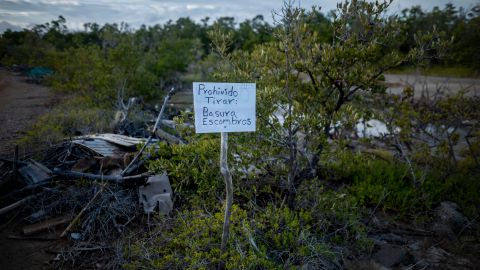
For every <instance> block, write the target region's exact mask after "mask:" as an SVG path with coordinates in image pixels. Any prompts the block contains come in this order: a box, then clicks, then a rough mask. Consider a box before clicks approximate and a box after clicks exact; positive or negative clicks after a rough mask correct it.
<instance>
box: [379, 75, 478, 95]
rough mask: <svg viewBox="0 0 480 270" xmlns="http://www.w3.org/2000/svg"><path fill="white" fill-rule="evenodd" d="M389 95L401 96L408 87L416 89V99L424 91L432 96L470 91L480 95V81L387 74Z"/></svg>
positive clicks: (470, 93) (471, 93) (472, 93)
mask: <svg viewBox="0 0 480 270" xmlns="http://www.w3.org/2000/svg"><path fill="white" fill-rule="evenodd" d="M385 81H386V82H387V84H388V86H389V87H388V91H389V93H393V94H399V93H401V92H402V91H403V89H404V88H405V87H407V86H410V87H412V88H413V89H415V97H420V96H421V94H422V92H423V91H426V92H428V93H429V94H430V95H433V94H435V93H436V92H437V91H441V92H443V93H444V94H455V93H458V92H459V91H460V90H466V91H468V94H469V95H471V96H474V95H476V96H478V95H480V79H472V78H452V77H437V76H422V75H414V74H385Z"/></svg>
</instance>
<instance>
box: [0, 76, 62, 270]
mask: <svg viewBox="0 0 480 270" xmlns="http://www.w3.org/2000/svg"><path fill="white" fill-rule="evenodd" d="M26 80H27V78H26V77H23V76H19V75H17V74H13V73H10V72H8V71H6V70H2V69H0V124H1V128H0V156H2V157H5V158H12V155H13V149H14V146H15V144H16V141H17V140H18V139H20V138H21V137H22V136H24V134H25V132H26V131H27V130H29V129H30V128H31V126H32V125H33V124H34V123H35V121H36V119H37V118H38V117H39V116H41V115H42V114H43V113H45V112H47V111H48V110H49V108H51V107H52V106H53V104H54V98H53V95H52V94H50V92H49V89H48V88H47V87H44V86H41V85H38V84H33V83H27V82H26ZM0 180H2V179H0ZM16 214H19V215H16ZM20 217H22V214H21V213H9V214H8V215H7V216H5V217H2V219H1V220H0V269H43V268H45V267H46V266H45V265H44V262H45V261H47V262H48V261H49V260H50V259H51V258H50V257H51V256H52V255H51V254H48V253H47V252H46V250H48V249H49V248H53V246H52V245H53V242H52V241H45V240H39V241H32V240H18V239H12V238H13V237H15V236H18V235H21V232H20V229H21V228H22V226H23V225H24V224H22V219H21V218H20ZM47 268H48V267H47Z"/></svg>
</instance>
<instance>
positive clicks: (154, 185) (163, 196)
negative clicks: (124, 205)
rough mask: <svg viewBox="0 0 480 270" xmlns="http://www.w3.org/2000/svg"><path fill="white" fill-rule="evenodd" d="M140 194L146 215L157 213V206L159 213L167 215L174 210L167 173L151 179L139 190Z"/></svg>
mask: <svg viewBox="0 0 480 270" xmlns="http://www.w3.org/2000/svg"><path fill="white" fill-rule="evenodd" d="M138 193H139V198H140V204H142V205H143V210H144V211H145V213H146V214H149V213H152V212H153V211H155V208H156V207H157V206H158V211H159V212H160V213H163V214H165V215H168V214H169V213H170V212H171V211H172V209H173V201H172V194H173V192H172V187H171V186H170V181H169V179H168V175H167V173H166V172H165V173H163V174H162V175H154V176H151V177H149V178H148V180H147V183H146V185H145V186H141V187H139V188H138Z"/></svg>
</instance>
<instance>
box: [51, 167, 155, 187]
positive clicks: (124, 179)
mask: <svg viewBox="0 0 480 270" xmlns="http://www.w3.org/2000/svg"><path fill="white" fill-rule="evenodd" d="M53 174H54V175H57V176H64V177H67V178H83V179H90V180H101V181H107V182H112V183H117V184H129V183H128V182H137V181H138V182H142V181H146V179H147V178H148V177H149V176H151V174H150V173H142V174H137V175H132V176H120V175H99V174H91V173H81V172H73V171H62V170H60V169H58V168H56V169H54V170H53Z"/></svg>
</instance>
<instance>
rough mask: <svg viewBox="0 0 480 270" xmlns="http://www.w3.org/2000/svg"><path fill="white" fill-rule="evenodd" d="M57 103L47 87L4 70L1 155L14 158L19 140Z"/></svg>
mask: <svg viewBox="0 0 480 270" xmlns="http://www.w3.org/2000/svg"><path fill="white" fill-rule="evenodd" d="M53 104H54V98H53V95H52V94H51V93H50V92H49V89H48V88H47V87H45V86H42V85H39V84H34V83H28V82H27V78H26V77H23V76H20V75H17V74H13V73H10V72H8V71H6V70H1V69H0V124H1V128H0V156H7V157H8V156H12V155H13V149H14V146H15V143H16V141H17V140H18V139H20V138H21V137H23V135H24V134H25V132H26V131H27V130H29V129H30V128H31V127H32V125H33V124H34V123H35V121H36V120H37V118H38V117H39V116H41V115H42V114H44V113H45V112H47V111H48V110H49V108H51V107H52V105H53Z"/></svg>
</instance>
